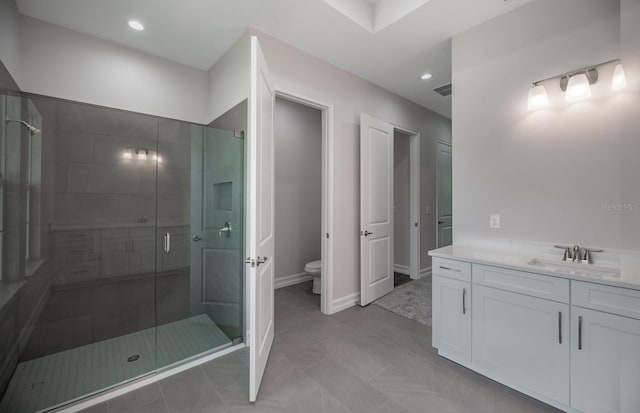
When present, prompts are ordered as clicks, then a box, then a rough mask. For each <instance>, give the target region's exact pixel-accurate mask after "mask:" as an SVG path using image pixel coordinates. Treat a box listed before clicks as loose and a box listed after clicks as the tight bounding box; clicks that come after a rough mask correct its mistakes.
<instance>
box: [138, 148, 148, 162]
mask: <svg viewBox="0 0 640 413" xmlns="http://www.w3.org/2000/svg"><path fill="white" fill-rule="evenodd" d="M137 154H138V159H139V160H141V161H146V160H147V155H148V153H147V150H146V149H139V150H138V151H137Z"/></svg>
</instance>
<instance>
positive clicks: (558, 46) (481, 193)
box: [453, 0, 640, 248]
mask: <svg viewBox="0 0 640 413" xmlns="http://www.w3.org/2000/svg"><path fill="white" fill-rule="evenodd" d="M625 3H626V4H627V9H632V8H633V9H634V10H635V19H634V18H629V17H625V19H628V21H629V24H628V27H626V30H627V36H626V37H627V39H626V42H625V44H626V45H627V46H628V48H629V53H630V54H631V55H635V56H636V60H635V62H636V63H637V56H638V54H637V51H638V46H637V43H638V42H637V39H638V35H637V28H635V27H631V26H636V25H637V21H638V20H637V15H638V12H637V10H638V2H637V1H626V0H625ZM629 11H630V10H629ZM631 22H634V23H631ZM634 34H635V36H634ZM619 56H620V3H619V1H611V0H566V1H562V2H547V1H538V2H532V3H530V4H528V5H525V6H523V7H522V8H521V9H518V10H516V11H513V12H511V13H508V14H506V15H504V16H501V17H499V18H497V19H495V20H492V21H490V22H488V23H485V24H482V25H480V26H478V27H476V28H474V29H472V30H470V31H468V32H466V33H464V34H461V35H459V36H456V37H455V38H454V39H453V84H454V95H453V120H454V124H453V146H454V151H453V205H454V214H453V215H454V243H456V244H468V243H474V242H476V241H477V240H487V239H493V240H502V241H506V240H515V241H518V240H527V241H536V242H545V243H548V244H552V243H579V244H582V245H593V246H599V247H604V248H624V247H627V246H628V243H626V242H625V243H623V242H621V240H622V236H621V235H622V233H623V232H625V227H624V226H623V221H622V219H621V218H624V217H626V218H627V219H629V220H630V221H633V222H634V223H633V225H635V226H636V228H637V225H638V224H637V222H638V221H640V214H639V213H638V212H622V213H619V212H610V211H604V210H603V208H602V204H616V203H620V202H638V201H640V196H639V193H638V186H637V176H638V172H640V168H639V167H638V162H637V159H638V155H639V154H638V143H637V141H638V139H637V133H634V132H633V129H631V126H630V125H624V124H623V122H621V115H620V114H621V113H623V112H624V110H625V108H629V105H630V102H631V101H635V105H636V106H634V107H633V112H634V113H635V114H634V115H632V116H631V115H630V116H629V117H628V118H627V119H626V122H627V123H629V124H630V123H632V122H633V123H634V125H636V127H637V120H635V119H637V113H638V106H637V83H635V86H634V88H635V89H632V90H628V91H625V92H623V93H613V92H611V89H610V87H611V86H610V85H611V75H612V71H613V66H612V65H610V66H607V67H604V68H602V69H601V70H600V76H601V80H600V81H599V82H598V83H597V84H596V85H594V87H593V97H592V98H591V99H589V100H587V101H585V102H582V103H577V104H569V103H566V102H565V100H564V94H563V93H562V91H561V90H560V88H559V81H558V80H553V81H550V82H546V83H545V86H546V88H547V91H548V92H549V97H550V99H551V102H552V104H551V107H550V108H549V109H547V110H542V111H537V112H529V111H528V110H527V93H528V90H529V87H530V85H531V83H532V82H534V81H536V80H539V79H544V78H547V77H550V76H555V75H559V74H561V73H564V72H567V71H570V70H574V69H578V68H581V67H584V66H588V65H592V64H596V63H600V62H604V61H607V60H610V59H615V58H618V57H619ZM623 57H624V63H625V65H626V67H625V68H626V69H627V77H628V79H629V80H630V83H631V82H637V80H635V81H633V79H634V78H635V79H637V77H638V76H639V72H638V66H637V65H635V66H634V65H632V64H631V61H628V60H627V57H630V56H628V55H627V56H623ZM627 63H629V64H628V65H627ZM632 91H633V92H634V93H632ZM635 131H636V132H637V131H638V129H637V128H636V129H635ZM623 171H624V172H625V174H624V175H623V174H622V173H623ZM634 176H635V177H636V178H634ZM621 177H622V178H626V179H621ZM634 182H635V183H634ZM491 213H499V214H501V218H502V228H501V229H499V230H490V229H489V225H488V221H489V219H488V218H489V214H491ZM621 215H623V216H624V217H622V216H621ZM625 233H626V232H625ZM637 233H638V232H637V231H635V234H636V235H634V237H635V238H634V240H637ZM636 242H637V241H636ZM636 246H637V243H636Z"/></svg>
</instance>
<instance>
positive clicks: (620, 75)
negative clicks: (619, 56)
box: [611, 63, 627, 92]
mask: <svg viewBox="0 0 640 413" xmlns="http://www.w3.org/2000/svg"><path fill="white" fill-rule="evenodd" d="M625 87H627V77H626V76H625V75H624V69H623V68H622V64H620V63H618V64H617V65H616V68H615V69H614V71H613V80H612V81H611V90H613V91H614V92H617V91H619V90H622V89H624V88H625Z"/></svg>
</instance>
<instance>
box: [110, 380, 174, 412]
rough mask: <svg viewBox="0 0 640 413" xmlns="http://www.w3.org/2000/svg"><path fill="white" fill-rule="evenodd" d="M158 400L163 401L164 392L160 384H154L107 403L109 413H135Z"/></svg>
mask: <svg viewBox="0 0 640 413" xmlns="http://www.w3.org/2000/svg"><path fill="white" fill-rule="evenodd" d="M157 400H162V392H161V391H160V386H159V385H158V383H153V384H150V385H148V386H145V387H142V388H140V389H137V390H134V391H132V392H129V393H127V394H123V395H122V396H120V397H117V398H115V399H112V400H109V401H108V402H107V411H108V412H109V413H120V412H128V411H134V410H135V409H137V408H140V407H143V406H146V405H148V404H149V403H151V402H155V401H157Z"/></svg>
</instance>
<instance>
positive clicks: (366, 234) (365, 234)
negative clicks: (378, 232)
mask: <svg viewBox="0 0 640 413" xmlns="http://www.w3.org/2000/svg"><path fill="white" fill-rule="evenodd" d="M362 235H364V236H365V237H368V236H369V235H373V232H369V231H365V232H363V233H362Z"/></svg>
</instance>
